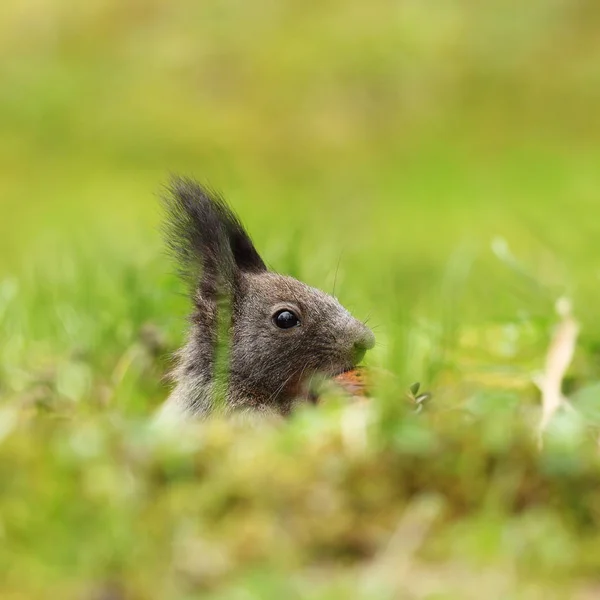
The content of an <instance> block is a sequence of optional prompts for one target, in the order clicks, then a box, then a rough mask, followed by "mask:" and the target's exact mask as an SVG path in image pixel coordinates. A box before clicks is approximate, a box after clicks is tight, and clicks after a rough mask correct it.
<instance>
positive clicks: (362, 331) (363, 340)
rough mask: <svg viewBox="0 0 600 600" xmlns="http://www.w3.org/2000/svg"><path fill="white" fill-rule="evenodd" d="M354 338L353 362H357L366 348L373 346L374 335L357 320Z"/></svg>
mask: <svg viewBox="0 0 600 600" xmlns="http://www.w3.org/2000/svg"><path fill="white" fill-rule="evenodd" d="M356 323H357V332H356V338H355V339H354V347H353V351H354V362H356V363H359V362H360V361H361V360H362V359H363V357H364V355H365V353H366V352H367V350H370V349H371V348H373V346H375V336H374V335H373V332H372V331H371V330H370V329H369V328H368V327H367V326H366V325H364V324H363V323H361V322H360V321H357V322H356Z"/></svg>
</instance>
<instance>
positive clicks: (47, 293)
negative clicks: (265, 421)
mask: <svg viewBox="0 0 600 600" xmlns="http://www.w3.org/2000/svg"><path fill="white" fill-rule="evenodd" d="M599 16H600V15H599V11H598V7H597V3H596V2H594V1H592V0H588V1H584V0H579V1H573V2H562V1H558V0H557V1H551V2H548V1H542V0H536V1H533V2H529V3H527V6H523V5H522V4H521V3H516V2H508V1H500V0H494V1H491V2H486V3H482V4H481V5H478V4H476V3H472V2H468V1H466V0H465V1H457V2H453V3H449V4H444V3H440V2H416V1H402V2H398V3H389V2H385V1H383V0H381V1H376V2H372V3H368V4H367V3H360V2H341V0H339V1H333V0H331V1H327V2H319V3H316V2H312V3H311V2H304V3H301V4H300V3H295V2H289V3H277V4H275V3H272V2H268V1H267V0H260V1H256V2H253V3H243V2H234V1H229V2H203V3H195V4H192V3H190V2H178V3H169V4H167V3H162V2H158V1H157V2H151V1H148V2H134V3H118V2H116V1H114V0H104V1H100V0H94V1H91V2H86V3H83V4H78V5H76V4H74V3H72V2H67V1H66V0H65V1H60V0H52V1H50V0H47V1H43V0H42V1H39V2H17V1H16V0H10V1H9V2H4V3H3V4H2V7H0V79H1V85H0V128H1V130H2V135H1V137H0V210H1V215H2V218H1V219H0V251H1V254H0V273H1V274H2V277H1V279H0V332H1V338H0V396H1V398H2V403H1V405H0V471H1V473H0V541H1V542H2V543H1V544H0V595H1V597H2V598H8V599H19V600H21V599H24V598H27V599H29V598H38V597H39V598H46V597H47V598H57V597H60V598H70V597H73V598H86V599H88V598H89V599H92V598H102V599H104V600H106V599H111V600H115V599H116V600H119V599H121V598H177V599H184V598H193V597H194V598H195V597H206V598H219V599H225V598H227V599H229V598H232V599H237V598H240V599H242V598H244V599H247V598H257V599H258V598H260V599H263V598H277V599H279V598H283V597H291V598H303V599H304V598H349V597H356V598H475V597H476V598H479V597H482V596H485V597H489V598H499V599H500V598H501V599H505V598H527V599H529V598H536V599H537V598H544V599H546V598H594V597H596V596H597V594H598V589H599V587H598V586H600V581H599V579H598V574H599V567H600V564H599V558H598V556H600V554H599V553H598V547H599V545H600V535H599V533H598V519H599V514H600V513H599V512H598V506H599V504H598V503H599V500H600V499H599V498H598V493H599V492H598V489H600V487H599V486H598V483H599V479H600V478H599V465H598V448H597V444H596V440H597V431H596V429H597V426H598V424H599V423H600V416H599V412H598V408H597V406H598V403H599V402H600V393H599V389H600V387H598V385H599V384H598V383H597V382H598V381H599V379H600V373H599V371H600V369H599V367H598V354H599V352H600V322H599V320H598V315H597V312H598V311H597V306H598V303H599V300H600V294H599V292H598V283H599V276H600V270H599V265H598V252H597V241H596V240H597V239H598V235H599V233H600V231H599V230H600V220H599V219H598V218H597V217H598V189H600V168H599V167H600V150H599V146H598V141H599V139H600V120H599V119H598V110H597V108H598V101H599V93H600V54H599V53H600V37H598V35H597V30H598V29H597V26H598V22H599V21H598V17H599ZM169 171H177V172H182V173H186V174H190V175H197V176H198V177H200V178H201V179H203V180H208V181H210V182H212V183H213V184H214V185H216V186H218V187H220V188H221V189H222V190H223V191H224V193H225V195H226V197H228V198H229V199H230V201H231V202H232V204H233V205H234V206H235V207H236V209H238V211H239V212H240V214H241V216H242V218H243V220H244V221H245V222H246V223H247V225H248V228H249V229H250V231H251V232H252V234H253V236H254V238H255V240H256V242H257V245H258V247H259V248H260V249H261V251H262V252H263V254H264V256H265V258H266V259H267V261H268V262H269V263H270V264H272V266H273V267H274V268H276V269H278V270H281V271H284V272H288V273H291V274H293V275H295V276H298V277H300V278H302V279H305V280H306V281H308V282H309V283H311V284H313V285H317V286H319V287H322V288H323V289H326V290H328V291H330V290H331V289H332V288H333V286H334V281H335V282H336V283H335V285H336V294H337V295H338V296H339V297H340V299H341V300H342V301H343V302H344V303H345V304H346V305H347V306H349V308H351V309H352V310H353V312H355V313H356V314H357V316H359V317H361V318H365V317H367V316H369V318H370V321H369V322H370V324H373V326H374V328H375V332H376V334H377V338H378V346H377V347H376V349H375V350H374V351H373V352H372V356H370V357H369V364H370V366H371V368H372V369H373V372H374V373H375V374H376V383H377V394H376V395H377V399H376V400H374V401H373V403H372V404H371V405H370V406H369V407H368V408H364V407H363V408H361V407H358V406H355V405H350V406H346V405H345V404H344V403H343V402H341V401H340V400H339V399H336V398H331V399H329V400H328V402H326V403H325V405H324V406H322V407H319V408H318V409H314V408H306V409H305V410H303V411H301V412H300V413H299V414H297V415H295V416H294V417H293V418H292V419H291V420H290V422H289V423H288V424H286V425H285V426H284V427H282V428H279V429H269V428H264V429H258V430H242V429H240V428H236V427H235V426H233V425H231V424H226V423H222V422H219V421H215V422H212V423H207V424H202V425H198V426H196V427H190V430H189V431H187V430H186V431H182V432H178V434H177V435H176V436H169V435H168V434H166V433H164V432H162V433H161V432H158V431H156V430H153V429H152V427H151V426H150V425H149V424H148V415H149V414H150V413H151V411H152V410H153V409H154V407H156V406H157V405H158V404H159V403H160V402H161V401H162V400H163V399H164V398H165V396H166V393H167V389H166V386H165V384H164V382H163V377H164V375H165V373H166V372H167V370H168V366H169V360H170V359H169V356H170V353H171V352H172V351H173V350H174V349H176V348H177V346H178V345H179V344H180V342H181V339H182V332H183V329H184V327H185V321H184V314H185V311H186V301H185V298H183V296H182V295H181V291H182V288H181V287H180V286H179V285H178V283H177V282H176V280H175V278H174V276H173V274H172V268H171V266H170V265H169V264H168V262H167V261H166V260H165V258H164V256H163V255H162V253H161V246H160V239H159V236H158V235H157V231H156V225H157V223H158V218H159V214H158V211H157V203H156V201H155V198H154V197H153V194H154V193H156V191H157V190H158V189H159V186H160V184H161V183H162V182H164V181H165V179H166V177H167V176H168V172H169ZM562 295H567V296H569V297H570V298H572V299H573V303H574V307H575V312H576V316H577V318H578V319H579V320H580V322H581V336H580V340H579V343H578V347H577V351H576V355H575V360H574V362H573V365H572V366H571V369H570V371H569V373H568V377H567V380H566V382H565V390H566V392H567V393H568V394H569V395H570V396H571V397H572V399H573V406H574V407H575V409H576V412H575V413H569V412H567V413H565V414H562V413H561V414H559V415H558V416H557V417H556V418H555V420H554V422H553V424H552V427H551V429H550V431H549V432H548V435H547V439H546V445H545V448H544V450H543V451H542V452H540V451H539V450H538V448H537V446H536V440H535V429H536V425H537V422H538V420H539V399H538V392H537V390H536V389H535V388H534V386H533V384H532V383H531V382H532V374H533V373H534V372H535V371H537V370H539V369H540V368H541V367H542V365H543V361H544V356H545V353H546V351H547V347H548V344H549V339H550V334H551V331H552V326H553V324H554V322H555V314H554V304H555V301H556V300H557V298H558V297H560V296H562ZM415 380H419V381H421V382H422V384H423V386H425V387H426V389H428V390H431V391H432V392H433V394H434V398H433V400H432V402H431V404H430V406H429V408H428V410H427V411H426V412H424V413H423V414H420V415H414V414H413V413H412V412H411V411H412V407H411V406H410V404H409V403H408V402H407V401H406V400H405V399H404V391H405V390H406V388H407V386H408V384H410V383H412V382H413V381H415Z"/></svg>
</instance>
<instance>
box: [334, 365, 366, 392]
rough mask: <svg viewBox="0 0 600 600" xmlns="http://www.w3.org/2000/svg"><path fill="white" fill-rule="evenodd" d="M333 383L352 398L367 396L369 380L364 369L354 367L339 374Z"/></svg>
mask: <svg viewBox="0 0 600 600" xmlns="http://www.w3.org/2000/svg"><path fill="white" fill-rule="evenodd" d="M333 381H335V383H337V384H338V385H339V386H340V387H342V388H343V389H344V390H345V391H346V392H348V393H349V394H351V395H352V396H361V397H366V396H368V395H369V379H368V377H367V373H366V369H365V368H364V367H356V368H355V369H351V370H350V371H345V372H344V373H340V374H339V375H336V376H335V377H334V378H333Z"/></svg>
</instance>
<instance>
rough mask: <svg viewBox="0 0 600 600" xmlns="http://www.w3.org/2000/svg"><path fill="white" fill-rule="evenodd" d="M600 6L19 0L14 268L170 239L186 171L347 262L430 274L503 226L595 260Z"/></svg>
mask: <svg viewBox="0 0 600 600" xmlns="http://www.w3.org/2000/svg"><path fill="white" fill-rule="evenodd" d="M599 12H600V11H599V9H598V6H597V3H596V2H594V1H593V0H571V1H568V2H567V1H564V0H563V1H561V0H532V1H530V2H527V3H522V2H516V1H513V2H511V1H507V0H502V1H497V0H491V1H488V2H485V3H478V2H471V1H468V0H463V1H454V2H440V1H426V2H421V1H416V0H413V1H410V0H399V1H397V2H390V1H387V0H376V1H374V2H369V3H365V2H348V1H343V2H342V1H333V0H329V1H324V2H270V1H267V0H257V1H255V2H242V1H223V2H211V1H209V2H198V3H194V2H173V3H167V2H158V1H134V2H126V3H124V2H116V1H112V0H91V1H89V2H85V3H74V2H67V1H61V0H46V1H44V0H28V1H26V2H17V1H15V0H8V1H5V2H3V3H2V8H0V53H1V54H0V55H1V57H2V58H1V61H2V62H1V71H0V77H1V86H0V127H1V130H2V136H1V139H0V153H1V154H0V156H1V159H0V168H1V169H2V170H1V172H0V202H1V210H2V219H1V223H0V240H1V242H0V243H1V248H2V255H1V256H2V258H1V265H2V269H3V270H6V269H8V268H18V264H20V263H21V262H22V259H23V258H24V257H26V260H29V259H30V258H31V256H32V254H34V253H35V252H36V251H37V252H42V253H46V252H48V248H49V247H54V246H55V245H56V244H57V241H62V240H64V239H70V238H76V239H78V240H79V241H82V240H83V241H86V242H87V241H89V240H90V238H94V237H95V236H101V237H102V238H103V239H104V240H110V244H111V245H121V244H123V245H124V246H132V247H134V248H135V247H137V246H138V245H139V246H142V245H143V246H146V245H147V244H149V245H151V246H153V247H158V244H159V241H158V239H157V238H156V236H155V232H154V230H153V226H154V225H155V223H156V222H157V218H158V215H157V208H156V203H155V200H154V197H153V194H154V193H155V192H156V191H157V190H158V188H159V186H160V184H161V183H162V182H164V181H165V179H166V178H167V176H168V173H169V172H179V173H188V174H192V175H196V176H198V177H200V178H201V179H203V180H207V181H209V182H211V183H212V184H213V185H215V186H217V187H219V188H221V189H222V190H223V191H224V193H225V194H226V195H227V196H228V197H229V198H230V200H231V201H232V203H233V204H234V205H235V206H236V207H237V208H238V210H239V211H240V213H241V214H242V216H243V217H244V219H245V220H246V221H247V223H248V226H249V227H250V228H251V230H252V231H253V232H254V235H255V237H256V238H257V239H258V241H259V243H260V244H261V247H263V248H264V249H265V250H264V251H265V253H266V254H268V253H269V251H270V252H271V253H272V254H273V256H274V260H276V259H277V257H278V255H279V254H278V253H280V252H281V251H280V250H278V248H280V247H282V246H286V245H289V244H290V243H291V241H292V239H293V237H292V233H291V232H293V231H300V232H301V233H302V236H303V237H304V238H305V239H307V240H308V241H307V244H308V246H309V247H312V248H313V249H314V248H316V247H319V246H321V245H325V246H329V245H331V247H332V250H331V254H332V257H331V262H332V263H333V265H334V266H333V268H335V264H337V258H338V257H337V256H335V254H336V251H338V249H339V251H342V250H343V252H344V253H346V252H348V253H350V254H351V255H352V254H355V253H356V254H364V255H365V257H366V258H365V260H366V261H367V262H372V263H373V267H375V268H376V269H379V268H380V267H381V268H382V269H383V270H384V271H385V269H386V268H387V267H388V266H389V265H390V263H392V262H395V263H396V264H400V265H403V267H404V268H406V269H408V270H413V269H414V270H415V271H417V272H418V271H421V270H423V271H427V270H429V269H431V268H435V265H436V264H438V263H439V262H440V261H444V260H445V259H446V258H447V254H448V252H449V251H451V250H452V249H454V248H455V247H456V246H457V245H458V244H460V243H461V241H463V240H465V239H468V240H475V241H476V242H481V243H483V244H488V243H489V240H490V239H491V237H492V236H494V235H502V236H504V237H505V238H507V239H508V240H509V242H511V243H516V244H525V243H529V242H535V243H540V244H543V245H544V246H545V247H546V249H548V250H550V251H551V252H553V253H555V254H556V255H557V256H559V257H561V258H564V259H565V260H566V261H567V262H568V264H569V266H574V265H575V266H577V265H581V266H583V264H585V265H586V267H590V268H593V267H594V265H595V257H594V246H595V244H594V241H593V240H594V239H595V237H596V235H597V233H598V227H600V225H597V221H598V220H597V219H596V218H595V217H596V215H595V212H594V209H595V208H596V206H597V203H598V197H597V194H598V193H597V189H598V179H599V178H600V170H599V169H598V158H599V149H598V139H599V135H600V119H599V111H598V106H599V104H598V102H599V99H600V36H598V28H597V24H598V22H599V21H598V16H599ZM324 238H325V239H326V240H327V241H326V242H324V241H323V240H324ZM315 254H317V253H316V252H315ZM322 256H323V255H322V254H321V257H322ZM306 259H307V260H308V261H310V260H312V259H314V257H312V259H311V257H309V256H307V257H306ZM98 260H99V261H100V260H102V252H101V247H99V248H98ZM319 262H320V261H319ZM15 265H17V266H15ZM330 266H331V265H330ZM588 277H590V278H595V279H597V269H596V270H590V271H589V273H588ZM408 284H409V282H408V281H407V285H408Z"/></svg>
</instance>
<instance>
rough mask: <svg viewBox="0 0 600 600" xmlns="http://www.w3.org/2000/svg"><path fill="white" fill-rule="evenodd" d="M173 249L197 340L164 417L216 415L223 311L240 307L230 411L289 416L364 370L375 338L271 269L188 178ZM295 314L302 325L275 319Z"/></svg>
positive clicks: (232, 347)
mask: <svg viewBox="0 0 600 600" xmlns="http://www.w3.org/2000/svg"><path fill="white" fill-rule="evenodd" d="M164 204H165V208H166V211H167V226H166V233H167V243H168V245H169V247H170V248H171V249H172V250H173V251H174V252H175V254H176V256H177V258H178V260H179V264H180V266H181V268H182V273H183V275H184V277H185V278H186V279H187V281H188V283H189V285H190V293H191V297H192V300H193V304H194V310H193V312H192V315H191V318H190V321H191V327H190V330H189V332H188V337H187V342H186V344H185V345H184V347H183V348H182V349H181V350H180V351H179V353H178V355H177V363H178V364H177V367H176V369H175V370H174V373H173V378H174V380H175V382H176V385H175V388H174V390H173V392H172V393H171V395H170V397H169V398H168V400H167V401H166V402H165V404H164V405H163V407H162V409H161V417H164V418H166V419H170V418H182V417H183V418H185V417H187V416H194V415H195V416H205V415H208V414H209V413H211V412H212V411H213V410H214V409H215V397H216V394H215V385H214V381H215V368H216V367H215V348H216V345H217V337H218V336H217V329H218V316H219V307H220V306H222V304H223V303H222V300H223V299H225V300H226V301H227V304H228V306H229V308H230V315H231V318H230V323H228V324H227V325H228V331H229V355H228V356H229V363H228V385H227V389H226V392H225V407H224V408H225V410H226V412H235V413H236V414H239V413H247V412H251V413H253V414H254V413H264V414H271V415H273V414H275V415H285V414H287V413H289V411H290V410H291V408H292V406H293V404H294V403H295V402H297V401H299V399H302V398H304V399H306V398H307V394H306V390H307V387H306V383H307V381H309V380H310V379H311V378H312V377H314V376H315V375H317V374H323V375H325V376H331V375H335V374H338V373H341V372H343V371H345V370H348V369H350V368H352V367H354V366H355V365H356V364H357V363H358V362H359V361H360V360H361V359H362V357H363V355H364V353H365V352H366V350H368V349H369V348H372V347H373V345H374V341H375V339H374V336H373V333H372V332H371V330H370V329H369V328H368V327H366V326H365V325H364V324H363V323H361V322H360V321H358V320H356V319H355V318H354V317H352V315H350V313H349V312H348V311H347V310H346V309H345V308H344V307H343V306H342V305H341V304H340V303H339V302H338V301H337V300H336V299H335V298H333V297H332V296H330V295H328V294H326V293H324V292H322V291H320V290H318V289H315V288H311V287H309V286H308V285H306V284H304V283H302V282H300V281H298V280H296V279H293V278H292V277H287V276H284V275H279V274H277V273H273V272H270V271H268V270H267V268H266V266H265V264H264V262H263V261H262V259H261V258H260V256H259V254H258V252H257V251H256V249H255V248H254V245H253V244H252V241H251V240H250V238H249V236H248V235H247V233H246V232H245V231H244V229H243V227H242V225H241V224H240V222H239V220H238V219H237V218H236V217H235V215H234V214H233V213H232V212H231V210H230V209H229V208H228V207H227V206H226V205H225V203H224V201H223V200H222V199H221V198H220V197H219V196H218V195H217V194H215V193H214V192H211V191H210V190H207V189H206V188H203V187H201V186H200V185H199V184H197V183H196V182H193V181H191V180H186V179H176V180H174V181H173V183H172V184H171V186H170V187H169V189H168V192H167V194H166V195H165V197H164ZM284 308H285V309H291V310H293V311H294V312H295V313H296V314H298V316H299V317H300V319H301V324H300V326H298V327H293V328H291V329H279V328H278V327H277V326H276V325H275V324H274V322H273V315H274V313H275V312H276V311H277V310H280V309H284Z"/></svg>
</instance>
